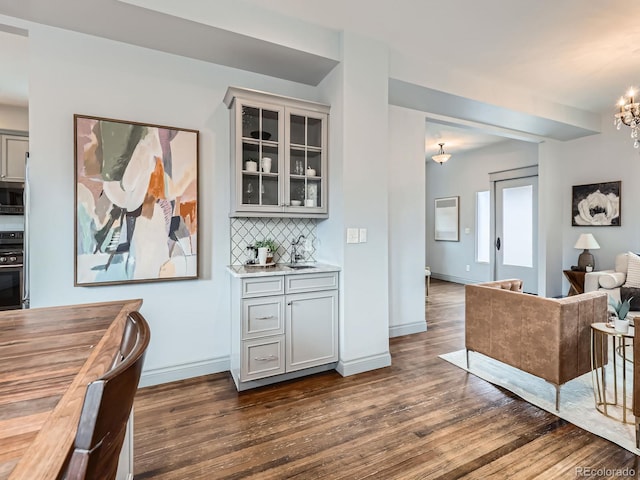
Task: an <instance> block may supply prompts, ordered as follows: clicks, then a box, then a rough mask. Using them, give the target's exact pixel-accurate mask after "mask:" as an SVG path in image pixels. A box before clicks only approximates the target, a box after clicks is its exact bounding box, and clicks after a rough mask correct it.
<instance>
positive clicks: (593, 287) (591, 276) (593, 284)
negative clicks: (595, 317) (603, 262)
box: [584, 270, 615, 293]
mask: <svg viewBox="0 0 640 480" xmlns="http://www.w3.org/2000/svg"><path fill="white" fill-rule="evenodd" d="M607 273H615V270H600V271H597V272H587V274H586V275H585V276H584V293H587V292H596V291H597V290H598V289H599V288H600V276H601V275H604V274H607Z"/></svg>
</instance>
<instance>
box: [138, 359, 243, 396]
mask: <svg viewBox="0 0 640 480" xmlns="http://www.w3.org/2000/svg"><path fill="white" fill-rule="evenodd" d="M230 367H231V360H230V359H229V357H228V356H227V357H219V358H211V359H208V360H202V361H199V362H190V363H183V364H181V365H172V366H170V367H164V368H156V369H153V370H148V371H144V372H142V376H141V377H140V384H139V388H142V387H150V386H152V385H160V384H161V383H169V382H175V381H177V380H184V379H186V378H192V377H200V376H202V375H209V374H212V373H219V372H226V371H229V369H230Z"/></svg>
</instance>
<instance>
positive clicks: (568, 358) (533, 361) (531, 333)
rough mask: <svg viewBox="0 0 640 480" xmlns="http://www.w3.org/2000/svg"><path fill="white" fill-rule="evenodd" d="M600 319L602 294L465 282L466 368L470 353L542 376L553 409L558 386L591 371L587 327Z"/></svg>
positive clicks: (518, 284)
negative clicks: (554, 293)
mask: <svg viewBox="0 0 640 480" xmlns="http://www.w3.org/2000/svg"><path fill="white" fill-rule="evenodd" d="M606 320H607V294H606V293H605V292H590V293H583V294H580V295H574V296H572V297H566V298H560V299H555V298H543V297H538V296H535V295H529V294H526V293H522V281H521V280H517V279H510V280H499V281H495V282H486V283H480V284H476V285H466V286H465V347H466V349H467V367H468V366H469V351H474V352H478V353H482V354H484V355H486V356H488V357H491V358H493V359H495V360H498V361H500V362H503V363H506V364H508V365H511V366H512V367H516V368H519V369H520V370H523V371H525V372H528V373H530V374H532V375H535V376H536V377H540V378H543V379H544V380H546V381H548V382H549V383H552V384H553V385H554V386H555V387H556V410H558V409H559V405H560V385H562V384H564V383H565V382H567V381H569V380H572V379H574V378H576V377H579V376H580V375H582V374H584V373H587V372H589V371H591V335H590V325H591V324H592V323H595V322H604V321H606ZM605 362H606V359H605ZM638 408H639V409H640V403H639V405H638Z"/></svg>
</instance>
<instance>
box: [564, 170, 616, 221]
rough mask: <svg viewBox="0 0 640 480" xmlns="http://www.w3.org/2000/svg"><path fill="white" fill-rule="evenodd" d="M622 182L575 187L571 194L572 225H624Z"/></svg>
mask: <svg viewBox="0 0 640 480" xmlns="http://www.w3.org/2000/svg"><path fill="white" fill-rule="evenodd" d="M621 186H622V182H621V181H617V182H603V183H591V184H589V185H574V186H573V190H572V194H571V225H572V226H574V227H580V226H590V227H610V226H614V227H619V226H620V225H621V224H622V223H621V222H622V217H621V203H620V198H621V197H620V189H621Z"/></svg>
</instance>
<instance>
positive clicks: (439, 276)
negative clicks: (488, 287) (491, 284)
mask: <svg viewBox="0 0 640 480" xmlns="http://www.w3.org/2000/svg"><path fill="white" fill-rule="evenodd" d="M431 278H437V279H438V280H444V281H445V282H453V283H461V284H463V285H472V284H474V283H479V282H484V281H488V280H471V279H469V278H462V277H455V276H453V275H445V274H442V273H433V272H432V273H431Z"/></svg>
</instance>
